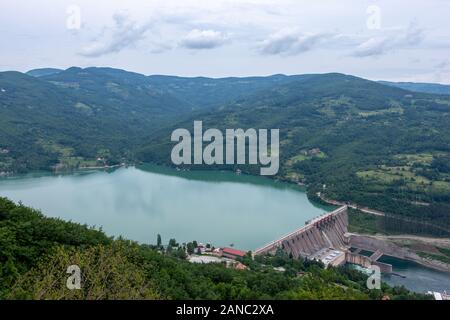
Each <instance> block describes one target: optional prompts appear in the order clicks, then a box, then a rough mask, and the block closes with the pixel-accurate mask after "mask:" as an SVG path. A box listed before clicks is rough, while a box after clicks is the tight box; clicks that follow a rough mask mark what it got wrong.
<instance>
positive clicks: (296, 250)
mask: <svg viewBox="0 0 450 320" xmlns="http://www.w3.org/2000/svg"><path fill="white" fill-rule="evenodd" d="M347 231H348V215H347V206H344V207H341V208H339V209H337V210H335V211H332V212H330V213H327V214H325V215H322V216H320V217H318V218H316V219H313V220H312V221H310V222H309V223H307V224H306V225H305V226H303V227H301V228H300V229H298V230H296V231H294V232H292V233H290V234H288V235H286V236H284V237H281V238H280V239H278V240H276V241H274V242H271V243H269V244H267V245H266V246H264V247H262V248H260V249H258V250H256V251H255V252H254V254H255V255H261V254H275V253H276V251H277V250H278V249H282V250H283V251H285V252H287V253H289V254H292V256H293V257H294V258H298V257H304V258H311V257H313V256H315V255H316V254H317V253H318V252H320V251H323V250H326V249H329V248H334V249H340V250H344V249H345V248H346V247H347V239H346V237H345V234H346V233H347Z"/></svg>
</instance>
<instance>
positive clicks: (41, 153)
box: [0, 68, 450, 234]
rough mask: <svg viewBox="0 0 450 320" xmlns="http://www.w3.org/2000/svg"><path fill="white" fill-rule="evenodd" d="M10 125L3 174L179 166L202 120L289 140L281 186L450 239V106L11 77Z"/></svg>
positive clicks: (215, 83)
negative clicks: (181, 151) (418, 224)
mask: <svg viewBox="0 0 450 320" xmlns="http://www.w3.org/2000/svg"><path fill="white" fill-rule="evenodd" d="M0 115H1V118H0V124H1V127H0V172H1V171H20V170H22V171H23V170H30V169H39V168H41V169H42V168H49V167H50V166H52V165H53V166H55V165H58V166H60V167H65V168H70V167H78V166H93V165H102V164H114V163H117V162H119V161H129V162H134V161H143V162H147V161H148V162H156V163H162V164H168V165H171V163H170V151H171V148H172V146H173V144H172V143H170V134H171V132H172V130H173V129H175V128H180V127H181V128H191V127H192V125H193V121H194V120H202V121H203V122H204V127H205V129H206V128H207V127H215V128H220V129H225V128H243V129H246V128H268V129H271V128H279V129H280V134H281V170H280V173H279V175H278V176H277V177H276V178H278V179H284V180H288V181H293V182H301V183H305V184H307V185H308V190H309V194H310V196H311V197H314V196H315V194H316V193H317V192H322V194H324V195H325V196H326V197H327V198H330V199H336V200H341V201H351V202H355V203H357V204H359V205H363V206H368V207H371V208H375V209H380V210H384V211H387V212H391V213H395V214H401V215H403V216H404V215H408V216H409V217H410V218H414V219H419V220H421V221H422V220H425V221H427V222H432V223H433V224H439V225H440V227H441V229H439V230H441V231H442V227H443V228H444V229H445V230H448V229H449V228H450V125H449V123H450V96H447V95H434V94H427V93H418V92H412V91H408V90H404V89H401V88H397V87H393V86H387V85H385V84H383V83H378V82H373V81H368V80H365V79H361V78H357V77H353V76H348V75H343V74H336V73H333V74H322V75H301V76H283V75H275V76H271V77H253V78H225V79H210V78H181V77H169V76H150V77H148V76H144V75H141V74H136V73H132V72H127V71H123V70H117V69H110V68H86V69H80V68H70V69H67V70H65V71H61V72H57V73H51V74H47V75H42V76H40V77H38V78H36V77H31V76H28V75H24V74H20V73H17V72H6V73H0ZM202 169H204V167H203V168H202ZM227 169H230V168H227ZM232 169H236V168H232ZM241 169H242V170H244V171H248V172H250V173H252V172H255V173H256V168H251V167H241ZM400 231H401V230H399V232H400ZM418 231H424V230H418ZM441 231H436V232H441ZM426 232H433V233H435V231H433V230H431V231H430V230H429V229H427V230H426ZM444 234H447V233H444Z"/></svg>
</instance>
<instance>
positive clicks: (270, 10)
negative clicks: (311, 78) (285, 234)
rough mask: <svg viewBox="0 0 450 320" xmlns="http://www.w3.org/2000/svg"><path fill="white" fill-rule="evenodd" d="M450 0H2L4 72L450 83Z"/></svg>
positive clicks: (0, 46) (0, 58)
mask: <svg viewBox="0 0 450 320" xmlns="http://www.w3.org/2000/svg"><path fill="white" fill-rule="evenodd" d="M449 15H450V0H427V1H424V0H409V1H406V0H385V1H384V0H371V1H369V0H314V1H312V0H306V1H303V0H163V1H159V0H140V1H138V0H127V1H123V0H96V1H95V2H94V1H88V0H70V1H67V0H58V1H55V0H27V1H25V0H1V2H0V33H1V41H0V71H6V70H17V71H22V72H25V71H28V70H30V69H34V68H43V67H55V68H64V69H65V68H68V67H71V66H79V67H90V66H108V67H114V68H121V69H125V70H129V71H135V72H139V73H143V74H147V75H150V74H167V75H179V76H207V77H226V76H257V75H258V76H259V75H271V74H280V73H283V74H305V73H326V72H341V73H346V74H352V75H356V76H360V77H364V78H367V79H372V80H390V81H415V82H437V83H446V84H450V54H449V53H450V19H449Z"/></svg>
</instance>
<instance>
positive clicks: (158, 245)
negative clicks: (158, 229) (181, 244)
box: [156, 233, 162, 248]
mask: <svg viewBox="0 0 450 320" xmlns="http://www.w3.org/2000/svg"><path fill="white" fill-rule="evenodd" d="M161 245H162V240H161V235H160V234H159V233H158V236H157V237H156V246H157V247H158V248H161Z"/></svg>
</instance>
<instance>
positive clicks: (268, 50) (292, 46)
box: [259, 29, 334, 55]
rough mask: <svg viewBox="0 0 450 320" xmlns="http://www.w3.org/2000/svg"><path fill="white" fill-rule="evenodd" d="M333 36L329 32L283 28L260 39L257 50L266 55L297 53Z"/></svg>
mask: <svg viewBox="0 0 450 320" xmlns="http://www.w3.org/2000/svg"><path fill="white" fill-rule="evenodd" d="M333 36H334V35H333V34H330V33H302V32H299V31H297V30H294V29H283V30H280V31H278V32H276V33H273V34H271V35H270V36H269V37H268V38H267V39H266V40H264V41H262V43H261V44H260V47H259V51H260V52H261V53H263V54H268V55H277V54H285V55H293V54H299V53H303V52H306V51H310V50H312V49H314V48H316V47H317V46H318V45H319V44H320V43H322V42H323V41H325V40H327V39H330V38H332V37H333Z"/></svg>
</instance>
